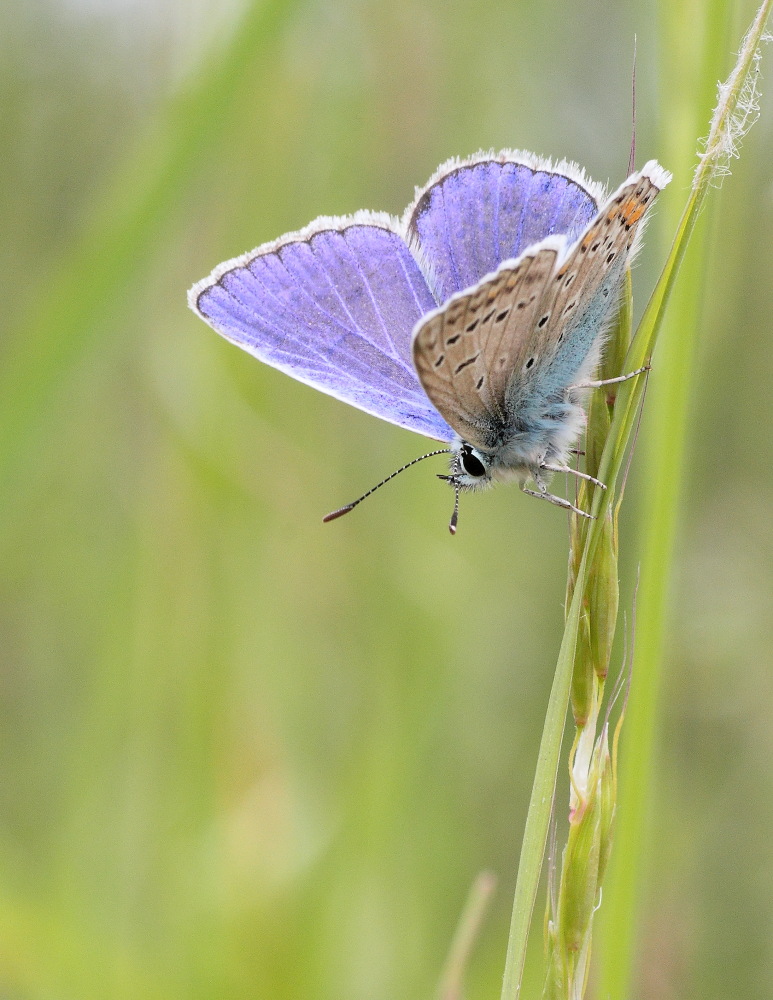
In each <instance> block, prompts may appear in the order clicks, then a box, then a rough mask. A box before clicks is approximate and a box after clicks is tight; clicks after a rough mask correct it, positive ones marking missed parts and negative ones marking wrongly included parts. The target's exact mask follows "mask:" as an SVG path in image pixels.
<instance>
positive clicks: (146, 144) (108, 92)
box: [0, 0, 773, 1000]
mask: <svg viewBox="0 0 773 1000" xmlns="http://www.w3.org/2000/svg"><path fill="white" fill-rule="evenodd" d="M752 14H753V7H752V6H751V5H750V3H748V2H738V3H732V2H725V0H723V2H715V3H714V4H713V5H712V4H709V3H707V2H703V0H679V2H678V3H675V4H668V5H666V4H665V3H664V4H663V5H662V6H658V5H657V4H654V3H652V2H644V3H641V2H639V3H633V2H629V0H621V2H620V3H617V4H615V5H609V4H605V3H601V2H599V0H575V2H572V3H568V2H564V3H562V2H557V0H556V2H549V3H538V2H536V0H532V2H514V3H499V2H493V0H474V2H473V0H465V2H459V3H452V4H449V3H444V2H439V0H417V2H409V0H390V2H389V3H385V2H376V0H299V2H293V0H262V2H261V3H257V4H250V3H249V2H248V0H242V2H239V0H227V2H221V3H218V4H208V3H205V2H204V0H11V2H10V3H5V4H3V5H2V7H1V8H0V87H1V88H2V94H1V96H0V122H2V135H3V152H2V157H0V219H2V232H3V239H2V240H1V241H0V260H1V262H2V267H1V268H0V274H2V277H1V278H0V282H2V292H1V293H0V301H1V302H2V310H1V311H0V317H1V318H0V327H1V328H2V330H3V334H2V345H1V346H0V351H1V352H2V353H1V355H0V413H2V421H0V423H1V426H0V495H1V498H2V499H1V504H2V517H1V518H0V634H1V635H2V642H1V643H0V656H1V657H2V671H1V672H0V759H1V760H2V766H0V994H2V996H3V997H7V998H9V1000H16V998H18V1000H27V998H29V1000H33V998H34V1000H42V998H50V997H57V998H60V1000H65V998H73V1000H74V998H77V1000H87V998H91V997H94V998H97V997H98V998H107V997H109V998H114V997H115V998H119V997H127V998H129V997H138V996H143V997H148V998H154V997H158V998H174V997H180V998H183V997H184V998H186V1000H190V998H196V997H201V998H205V997H207V998H208V997H255V998H261V1000H262V998H272V1000H291V998H292V1000H299V998H304V997H309V998H311V997H314V998H315V1000H324V998H331V1000H332V998H336V1000H347V998H352V1000H354V998H359V997H363V996H367V997H369V998H371V1000H381V998H384V1000H386V998H390V1000H391V998H395V997H426V996H429V995H431V994H432V992H433V990H434V989H435V985H436V982H437V977H438V974H439V970H440V968H441V965H442V963H443V960H444V956H445V953H446V949H447V946H448V943H449V941H450V938H451V935H452V931H453V928H454V925H455V922H456V920H457V917H458V914H459V911H460V909H461V906H462V903H463V900H464V898H465V895H466V893H467V890H468V887H469V885H470V883H471V881H472V879H473V878H474V876H475V874H476V873H477V872H478V871H480V870H481V869H484V868H485V869H491V870H493V871H494V872H496V873H497V875H498V876H499V890H498V893H497V896H496V899H495V902H494V904H493V906H492V908H491V911H490V914H489V917H488V920H487V922H486V924H485V927H484V930H483V933H482V935H481V938H480V941H479V944H478V947H477V949H476V952H475V954H474V958H473V961H472V964H471V967H470V971H469V977H468V978H469V996H470V997H471V998H479V997H480V998H483V997H494V996H498V995H499V985H500V981H501V975H502V969H503V962H504V951H505V942H506V936H507V927H508V920H509V910H510V904H511V898H512V889H513V885H514V879H515V867H516V861H517V856H518V850H519V846H520V837H521V830H522V825H523V820H524V816H525V809H526V802H527V796H528V793H529V790H530V784H531V777H532V774H533V768H534V763H535V757H536V753H537V746H538V740H539V734H540V731H541V726H542V720H543V713H544V708H545V705H546V702H547V695H548V691H549V686H550V682H551V675H552V668H553V665H554V662H555V658H556V654H557V650H558V645H559V641H560V636H561V631H562V602H563V592H564V580H565V569H566V551H567V531H566V523H565V519H564V518H563V515H562V514H561V513H560V512H559V511H557V510H555V509H553V508H552V507H550V506H549V505H547V504H538V503H535V502H531V501H529V500H528V499H527V498H525V497H522V496H521V495H520V494H519V493H518V491H517V490H513V489H510V490H507V489H503V488H502V489H499V490H496V491H492V492H491V493H489V494H486V495H483V496H479V497H472V498H465V502H464V504H463V507H462V511H461V519H460V531H459V534H458V535H457V537H456V538H455V539H451V538H450V537H449V535H448V531H447V527H446V525H447V521H448V516H449V514H450V508H451V494H450V491H449V490H448V489H447V488H446V487H445V486H444V485H443V484H440V483H438V481H437V480H436V479H435V478H434V475H433V472H434V471H442V470H441V468H440V467H439V468H438V469H437V470H435V469H430V468H428V466H429V464H430V463H428V464H427V465H426V466H420V467H418V468H417V469H415V470H412V471H411V472H410V473H407V474H406V475H405V476H404V477H401V479H400V480H398V481H397V482H396V483H393V484H391V485H390V487H389V488H388V489H385V490H383V491H382V492H381V493H380V494H378V495H377V496H376V497H374V498H372V499H371V500H370V501H369V502H368V503H367V504H364V505H363V506H362V507H361V508H359V509H358V510H357V512H356V513H355V514H352V515H351V516H350V517H348V518H346V519H344V520H342V521H340V522H336V523H335V524H331V525H326V526H323V525H322V524H321V522H320V518H321V515H322V514H324V513H325V512H327V511H328V510H330V509H332V508H334V507H337V506H339V505H340V504H342V503H344V502H346V501H348V500H350V499H352V498H354V497H355V496H356V495H358V494H359V493H360V492H362V491H363V490H365V489H366V488H368V487H369V486H370V485H372V484H373V483H374V482H375V481H377V480H378V479H380V478H381V477H382V476H384V475H385V474H387V473H388V472H390V471H392V470H393V469H394V468H396V467H397V466H398V465H400V464H402V463H404V462H405V461H408V460H409V459H411V458H413V457H414V456H415V455H417V454H419V453H420V451H421V449H422V447H423V445H424V442H422V440H421V439H420V438H418V437H416V436H414V435H411V434H410V433H408V432H405V431H401V430H399V429H397V428H395V427H392V426H389V425H387V424H384V423H381V422H379V421H378V420H375V419H374V418H371V417H368V416H366V415H364V414H361V413H359V412H357V411H355V410H353V409H351V408H348V407H346V406H345V405H343V404H341V403H339V402H337V401H335V400H332V399H330V398H328V397H326V396H323V395H321V394H318V393H315V392H314V391H313V390H311V389H309V388H307V387H304V386H302V385H300V384H297V383H294V382H292V381H291V380H290V379H288V378H286V377H285V376H283V375H280V374H278V373H276V372H274V371H272V370H270V369H268V368H265V367H263V366H261V365H260V364H259V363H258V362H256V361H255V360H254V359H252V358H250V357H248V356H247V355H246V354H243V353H242V352H240V351H238V350H237V349H236V348H234V347H233V346H231V345H229V344H227V343H225V342H224V341H221V340H220V339H219V338H218V337H217V336H216V335H215V334H214V333H213V332H212V331H211V330H210V329H209V328H207V327H206V326H205V325H204V324H203V323H201V322H200V321H199V320H197V319H196V318H195V317H194V316H193V315H192V314H191V313H190V312H189V311H188V310H187V307H186V304H185V291H186V289H187V288H188V286H189V285H191V284H192V283H193V282H194V281H195V280H198V279H199V278H201V277H202V276H203V275H205V274H206V273H208V272H209V270H210V269H211V268H212V266H214V265H215V264H216V263H217V262H218V261H220V260H222V259H224V258H226V257H231V256H234V255H235V254H238V253H241V252H242V251H244V250H247V249H249V248H251V247H253V246H256V245H257V244H259V243H262V242H264V241H266V240H269V239H273V238H274V237H276V236H278V235H279V234H281V233H283V232H285V231H288V230H292V229H297V228H299V227H300V226H302V225H303V224H305V223H306V222H307V221H309V220H310V219H311V218H313V217H314V216H316V215H319V214H329V215H332V214H343V213H347V212H351V211H354V210H355V209H358V208H362V207H368V208H374V209H384V210H387V211H391V212H393V213H400V212H401V211H402V209H403V207H404V206H405V205H406V204H407V203H408V202H409V201H410V199H411V197H412V195H413V188H414V185H416V184H422V183H423V182H424V181H425V180H426V179H427V177H428V176H429V175H430V174H431V173H432V171H433V170H434V168H435V167H436V165H437V164H438V163H440V162H441V161H442V160H444V159H446V158H447V157H449V156H452V155H456V154H461V155H464V154H468V153H472V152H475V151H476V150H478V149H479V148H484V149H485V148H494V149H499V148H502V147H506V146H514V147H520V148H525V149H531V150H534V151H536V152H539V153H542V154H545V155H553V156H557V157H563V156H566V157H570V158H573V159H576V160H577V161H579V162H580V163H582V164H583V165H584V166H585V167H586V168H587V169H588V171H589V173H590V174H591V176H593V177H595V178H597V179H601V180H606V179H610V181H611V182H613V183H614V184H617V183H619V181H620V180H621V179H622V178H623V177H624V175H625V173H626V167H627V162H628V152H629V142H630V132H631V111H630V89H631V88H630V82H631V81H630V77H631V63H632V51H633V39H634V35H636V36H637V38H638V62H637V88H638V126H637V142H638V149H639V161H640V162H643V161H644V160H645V159H648V158H650V157H651V156H658V157H659V158H660V159H661V160H662V162H664V164H665V165H666V166H669V167H671V168H672V169H673V170H674V171H675V175H676V176H675V180H674V183H673V184H672V186H671V188H670V189H669V190H668V191H667V192H666V193H665V194H664V196H663V198H662V203H661V207H660V209H659V213H658V218H657V219H656V221H655V222H654V223H653V224H652V226H651V227H650V229H649V231H648V238H647V245H646V248H645V250H644V252H643V254H642V256H641V258H640V262H639V265H638V267H637V269H636V275H635V289H636V296H637V302H638V306H639V308H641V305H642V303H643V301H644V300H645V299H646V294H647V291H648V289H649V288H650V287H651V285H652V282H653V280H654V278H655V275H656V273H657V268H658V266H659V265H660V264H661V263H662V261H663V258H664V255H665V249H666V247H667V241H668V238H669V232H671V231H673V225H674V220H675V219H676V217H677V215H678V213H679V211H680V209H681V206H682V204H683V202H684V199H685V196H686V191H687V189H688V187H689V180H690V168H691V165H692V164H693V163H694V162H695V161H694V151H695V149H696V140H697V138H698V137H699V135H701V134H705V132H706V131H707V122H708V116H709V112H710V109H711V106H712V104H711V101H712V97H713V91H714V85H715V82H716V79H717V78H718V77H719V76H722V75H726V74H727V72H728V71H729V69H730V67H731V65H732V54H733V52H734V51H735V49H736V48H737V45H738V42H739V41H740V37H741V35H742V33H743V30H744V29H745V27H746V25H747V24H748V23H749V21H750V20H751V17H752ZM771 55H773V53H768V54H767V56H768V58H767V65H765V64H763V70H765V69H767V76H768V77H772V76H773V71H771V66H773V63H771V59H770V56H771ZM771 90H773V87H770V86H766V85H765V83H764V82H763V107H762V120H761V121H760V123H759V124H758V126H757V127H756V129H755V130H754V131H753V132H752V134H751V135H750V137H749V138H748V140H747V142H746V145H745V147H744V149H743V153H742V157H741V159H740V160H739V161H737V162H736V163H735V164H734V173H733V176H732V177H731V178H729V179H728V180H727V181H726V182H725V183H724V185H723V186H722V190H721V191H717V192H716V194H715V196H714V197H713V200H712V204H711V207H710V209H709V211H708V212H707V213H706V214H705V216H704V220H703V232H702V236H701V238H702V241H703V246H704V250H705V254H704V256H705V260H706V270H705V275H704V278H703V292H702V294H701V296H700V301H699V304H698V309H699V316H698V321H699V323H700V345H699V351H698V357H697V359H696V361H695V364H694V371H693V372H692V374H691V376H690V378H689V382H690V386H689V387H688V391H690V393H691V403H690V442H689V448H688V452H687V457H686V460H685V467H684V483H685V489H684V496H683V503H682V509H681V532H680V536H679V542H678V546H677V552H676V563H675V566H676V572H675V574H674V577H673V582H672V586H671V590H670V598H669V607H670V624H669V635H668V641H667V659H666V670H665V681H664V684H663V686H662V691H661V706H662V709H661V723H660V726H659V753H658V769H657V781H656V785H655V790H654V795H653V800H652V810H651V816H650V831H649V832H650V835H651V837H652V851H651V860H650V863H649V866H648V870H647V872H646V876H645V878H644V885H645V892H644V898H643V908H642V914H641V919H640V921H639V924H638V925H637V952H638V956H639V957H638V967H637V973H636V982H637V986H636V991H635V995H637V996H641V997H647V998H648V1000H657V998H660V997H676V996H701V997H702V998H704V1000H710V998H725V997H727V996H733V997H763V996H770V995H773V848H772V847H771V844H773V837H772V836H771V829H772V828H773V794H772V792H773V773H772V772H773V718H772V717H771V715H772V713H773V674H772V671H771V654H770V650H771V647H772V646H773V625H772V624H771V619H772V618H773V616H772V615H771V608H773V577H772V575H771V569H770V567H771V563H772V562H773V518H771V503H772V502H773V438H772V436H771V433H770V422H771V398H773V365H771V358H772V357H773V354H772V352H771V346H770V338H771V320H772V318H773V241H772V240H771V236H770V234H771V232H773V168H772V166H771V164H773V157H772V156H771V152H772V151H773V114H772V113H771V108H772V107H773V93H766V91H771ZM694 319H695V317H694V316H693V317H692V320H691V321H694ZM677 320H678V317H677ZM679 331H680V324H679V322H678V321H676V320H675V321H673V322H672V323H671V324H670V325H669V326H668V328H667V330H666V331H665V336H666V337H668V338H675V337H678V336H679ZM657 363H658V358H657V356H656V358H655V370H654V372H653V376H652V379H651V391H650V393H649V396H648V400H647V406H648V408H653V407H657V405H658V391H657ZM647 440H648V439H647V417H646V414H645V418H644V422H643V428H642V433H641V438H640V443H639V454H638V455H637V458H638V457H639V455H641V454H646V453H647V452H646V449H647ZM645 468H646V466H643V465H640V466H639V467H637V465H636V463H635V465H634V471H633V474H632V477H631V481H630V483H629V489H628V493H627V497H626V513H625V517H624V523H623V537H622V550H623V553H624V566H623V605H624V606H626V607H630V604H631V599H632V588H633V580H634V576H635V567H636V563H637V561H639V560H646V559H647V552H643V551H641V550H640V549H639V548H637V522H638V516H639V512H640V511H641V510H642V507H643V505H645V504H646V503H647V502H648V481H647V477H646V475H644V474H643V470H644V469H645ZM638 627H639V629H646V628H647V623H646V622H642V621H640V622H639V626H638ZM624 750H625V756H624V760H623V766H630V767H635V766H636V755H635V751H636V748H635V747H625V748H624ZM559 794H560V795H563V796H564V797H565V795H566V788H565V782H562V785H561V791H560V793H559ZM619 849H620V851H622V852H624V851H625V845H624V844H622V845H619ZM622 857H623V858H624V854H623V855H622ZM539 916H540V915H539V914H538V920H537V923H538V922H539ZM539 939H540V933H539V927H538V926H537V927H536V933H535V935H534V944H535V947H534V961H533V962H532V963H531V964H530V966H529V969H528V972H527V987H526V989H527V991H528V992H527V994H526V995H528V996H533V995H535V993H536V992H537V990H538V985H539V969H540V964H539V962H540V956H539V952H540V940H539Z"/></svg>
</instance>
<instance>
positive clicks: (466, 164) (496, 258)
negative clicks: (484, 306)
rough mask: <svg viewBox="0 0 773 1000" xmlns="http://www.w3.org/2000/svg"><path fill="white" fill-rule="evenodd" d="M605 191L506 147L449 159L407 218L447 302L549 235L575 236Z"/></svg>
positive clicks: (572, 171)
mask: <svg viewBox="0 0 773 1000" xmlns="http://www.w3.org/2000/svg"><path fill="white" fill-rule="evenodd" d="M602 196H603V189H602V188H601V186H600V185H598V184H594V183H593V182H592V181H590V180H589V179H588V178H586V177H585V175H584V173H583V172H582V171H581V170H580V169H579V168H578V167H576V166H574V165H573V164H569V163H559V164H556V165H555V166H554V165H552V164H551V163H550V162H549V161H547V160H542V159H540V158H538V157H536V156H533V155H532V154H530V153H521V152H511V151H507V150H505V151H504V152H502V153H499V154H496V155H491V154H489V155H486V154H479V155H478V156H476V157H473V158H471V159H470V160H466V161H462V162H460V161H458V160H450V161H449V162H448V163H445V164H443V165H442V166H441V167H439V168H438V170H437V171H436V172H435V174H434V176H433V177H432V178H431V179H430V181H429V182H428V184H427V185H426V186H425V187H424V188H423V189H422V190H420V191H417V194H416V199H415V201H414V202H413V204H412V205H411V206H410V207H409V208H408V210H407V212H406V215H405V219H404V222H405V226H406V232H407V233H408V237H409V239H411V240H413V241H415V242H416V243H417V244H418V246H419V248H420V251H421V253H422V254H423V256H424V258H425V259H426V261H427V265H428V273H429V274H430V275H431V280H432V282H433V291H434V292H435V297H436V298H437V300H438V302H441V303H442V302H445V301H446V300H447V299H448V298H449V297H450V296H451V295H453V294H455V293H457V292H460V291H462V290H464V289H468V288H471V287H472V286H473V285H476V284H477V283H478V282H479V281H480V280H481V279H482V278H483V277H484V276H486V275H488V274H491V273H492V272H494V271H496V269H497V268H498V266H499V265H500V264H501V263H502V261H504V260H509V259H513V258H516V257H519V256H520V255H521V253H523V251H524V250H526V249H527V248H529V247H530V246H533V245H534V244H536V243H539V242H540V241H542V240H543V239H545V238H546V237H548V236H558V235H562V234H563V235H566V236H567V238H568V240H569V241H572V240H574V239H576V238H577V237H578V236H579V235H580V233H582V232H583V230H584V229H585V228H586V227H587V225H588V224H589V222H590V221H591V219H593V217H594V216H595V214H596V212H597V211H598V203H599V201H600V200H601V198H602Z"/></svg>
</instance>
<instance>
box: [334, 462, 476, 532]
mask: <svg viewBox="0 0 773 1000" xmlns="http://www.w3.org/2000/svg"><path fill="white" fill-rule="evenodd" d="M450 454H451V449H450V448H441V449H440V450H439V451H429V452H427V454H426V455H420V456H419V457H418V458H414V459H413V461H411V462H407V463H406V464H405V465H403V466H402V467H401V468H400V469H396V470H395V471H394V472H393V473H392V474H391V475H390V476H387V477H386V479H382V480H381V482H380V483H376V485H375V486H372V487H371V488H370V489H369V490H368V492H367V493H363V494H362V496H361V497H359V498H358V499H357V500H354V501H352V503H348V504H347V505H346V506H345V507H339V508H338V510H334V511H333V512H332V514H326V515H325V516H324V517H323V518H322V520H323V521H335V519H336V518H337V517H343V516H344V514H348V513H349V511H350V510H354V508H355V507H356V506H357V504H358V503H362V501H363V500H365V499H367V497H369V496H370V495H371V493H375V492H376V490H379V489H381V487H382V486H384V485H385V484H386V483H388V482H389V480H390V479H394V478H395V476H399V475H400V473H401V472H405V470H406V469H410V467H411V466H412V465H416V463H417V462H423V461H424V459H425V458H434V457H435V455H450ZM457 499H458V497H457Z"/></svg>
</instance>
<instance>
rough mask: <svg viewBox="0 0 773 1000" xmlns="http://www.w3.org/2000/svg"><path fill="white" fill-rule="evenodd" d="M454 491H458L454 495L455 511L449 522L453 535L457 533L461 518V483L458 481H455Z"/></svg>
mask: <svg viewBox="0 0 773 1000" xmlns="http://www.w3.org/2000/svg"><path fill="white" fill-rule="evenodd" d="M452 482H453V480H452ZM454 492H455V493H456V496H455V497H454V512H453V514H452V515H451V520H450V521H449V522H448V530H449V531H450V532H451V534H452V535H455V534H456V524H457V521H458V520H459V484H458V483H457V482H454Z"/></svg>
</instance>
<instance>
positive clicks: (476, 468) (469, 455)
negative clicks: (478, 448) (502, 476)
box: [459, 444, 486, 479]
mask: <svg viewBox="0 0 773 1000" xmlns="http://www.w3.org/2000/svg"><path fill="white" fill-rule="evenodd" d="M459 457H460V458H461V460H462V468H463V469H464V471H465V472H466V473H467V475H468V476H475V478H476V479H479V478H480V477H481V476H485V475H486V466H485V465H484V464H483V462H481V460H480V459H479V458H478V456H477V455H476V454H475V453H474V452H473V450H472V448H471V447H470V446H469V445H468V444H465V445H463V446H462V450H461V451H460V452H459Z"/></svg>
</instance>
